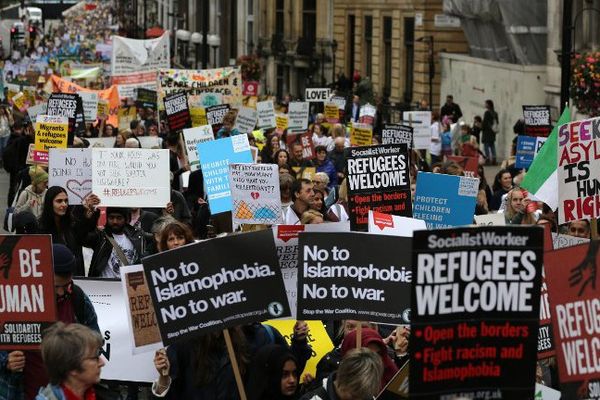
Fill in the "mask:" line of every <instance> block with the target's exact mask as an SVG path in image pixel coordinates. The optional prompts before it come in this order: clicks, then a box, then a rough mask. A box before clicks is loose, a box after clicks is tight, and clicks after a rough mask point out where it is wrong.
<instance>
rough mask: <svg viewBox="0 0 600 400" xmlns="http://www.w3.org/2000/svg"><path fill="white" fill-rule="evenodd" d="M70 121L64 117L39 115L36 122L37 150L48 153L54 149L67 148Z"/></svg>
mask: <svg viewBox="0 0 600 400" xmlns="http://www.w3.org/2000/svg"><path fill="white" fill-rule="evenodd" d="M68 140H69V121H68V118H67V117H65V116H62V115H38V116H37V118H36V122H35V150H37V151H45V152H47V151H48V150H49V149H51V148H53V147H63V148H64V147H67V142H68Z"/></svg>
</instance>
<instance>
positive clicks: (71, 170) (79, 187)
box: [48, 149, 92, 205]
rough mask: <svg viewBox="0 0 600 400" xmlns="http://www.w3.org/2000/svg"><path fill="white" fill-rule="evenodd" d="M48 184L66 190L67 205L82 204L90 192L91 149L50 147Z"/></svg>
mask: <svg viewBox="0 0 600 400" xmlns="http://www.w3.org/2000/svg"><path fill="white" fill-rule="evenodd" d="M49 153H50V154H49V159H48V160H49V161H48V186H60V187H62V188H64V189H65V190H66V191H67V195H68V196H69V205H71V204H73V205H76V204H82V203H83V199H84V198H85V197H86V196H87V195H88V194H90V193H91V192H92V149H50V152H49Z"/></svg>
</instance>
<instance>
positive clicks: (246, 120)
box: [234, 107, 258, 134]
mask: <svg viewBox="0 0 600 400" xmlns="http://www.w3.org/2000/svg"><path fill="white" fill-rule="evenodd" d="M257 118H258V115H257V112H256V110H254V109H252V108H248V107H241V108H240V111H239V112H238V114H237V118H236V120H235V125H234V128H235V129H237V130H238V131H240V132H241V133H246V134H248V133H252V131H253V130H254V127H255V126H256V121H257Z"/></svg>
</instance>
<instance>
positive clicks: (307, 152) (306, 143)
mask: <svg viewBox="0 0 600 400" xmlns="http://www.w3.org/2000/svg"><path fill="white" fill-rule="evenodd" d="M296 143H299V144H301V145H302V159H303V160H312V159H314V158H315V157H316V156H317V153H316V152H315V144H314V142H313V134H312V133H310V132H298V133H294V132H288V133H287V137H286V144H287V147H288V152H289V153H290V155H291V153H292V151H293V146H294V144H296Z"/></svg>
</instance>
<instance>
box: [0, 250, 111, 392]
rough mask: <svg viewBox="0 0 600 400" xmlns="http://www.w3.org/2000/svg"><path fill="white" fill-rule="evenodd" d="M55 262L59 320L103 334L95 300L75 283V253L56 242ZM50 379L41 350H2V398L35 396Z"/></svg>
mask: <svg viewBox="0 0 600 400" xmlns="http://www.w3.org/2000/svg"><path fill="white" fill-rule="evenodd" d="M52 261H53V267H54V293H55V296H56V307H57V313H56V314H57V316H58V320H59V321H61V322H63V323H65V324H71V323H79V324H82V325H85V326H87V327H88V328H90V329H92V330H94V331H96V332H98V333H99V332H100V328H99V327H98V317H97V315H96V311H95V310H94V306H93V305H92V302H91V301H90V299H89V297H88V296H87V295H86V294H85V293H84V292H83V290H82V289H81V288H80V287H79V286H77V285H76V284H74V283H73V270H74V269H75V263H76V260H75V255H74V254H73V252H71V250H69V248H68V247H67V246H65V245H64V244H53V245H52ZM48 382H49V379H48V373H47V371H46V368H45V367H44V364H43V361H42V356H41V353H40V351H37V350H35V351H34V350H31V351H0V398H7V399H23V398H25V399H34V398H35V396H36V395H37V393H38V390H39V388H40V387H42V386H46V385H47V384H48ZM3 396H5V397H3Z"/></svg>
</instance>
